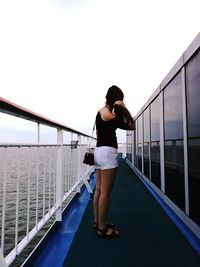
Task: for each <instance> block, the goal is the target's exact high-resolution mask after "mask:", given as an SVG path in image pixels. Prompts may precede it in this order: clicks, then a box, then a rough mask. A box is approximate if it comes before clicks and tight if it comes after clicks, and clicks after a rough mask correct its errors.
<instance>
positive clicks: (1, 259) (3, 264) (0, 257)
mask: <svg viewBox="0 0 200 267" xmlns="http://www.w3.org/2000/svg"><path fill="white" fill-rule="evenodd" d="M0 266H1V267H7V264H6V262H5V259H4V256H3V253H2V251H1V249H0Z"/></svg>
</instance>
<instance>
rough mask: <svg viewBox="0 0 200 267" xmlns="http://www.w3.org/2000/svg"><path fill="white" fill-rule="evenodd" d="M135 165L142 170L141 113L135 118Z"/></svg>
mask: <svg viewBox="0 0 200 267" xmlns="http://www.w3.org/2000/svg"><path fill="white" fill-rule="evenodd" d="M137 126H138V127H137V167H138V169H139V170H140V171H141V172H142V115H141V116H140V117H139V118H138V119H137Z"/></svg>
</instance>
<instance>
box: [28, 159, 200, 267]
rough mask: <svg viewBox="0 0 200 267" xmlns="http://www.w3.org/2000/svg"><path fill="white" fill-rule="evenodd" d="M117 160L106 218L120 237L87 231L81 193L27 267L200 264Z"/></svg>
mask: <svg viewBox="0 0 200 267" xmlns="http://www.w3.org/2000/svg"><path fill="white" fill-rule="evenodd" d="M119 162H120V166H119V170H118V174H117V179H116V182H115V185H114V188H113V192H112V196H111V203H110V218H109V219H110V220H111V221H112V222H114V223H115V225H116V226H117V227H118V228H119V230H120V237H118V238H117V239H111V238H109V239H108V238H98V237H97V236H96V233H95V232H94V230H93V229H92V223H93V216H92V201H91V198H90V196H89V194H88V193H87V192H85V193H84V195H83V196H82V197H81V199H80V198H79V199H78V202H77V203H78V204H77V203H76V206H73V205H72V206H71V208H70V209H72V210H71V212H66V215H65V218H64V220H63V222H62V224H61V225H59V226H57V229H56V231H54V233H53V234H52V235H51V237H50V238H49V239H48V241H46V244H45V246H43V248H42V249H41V248H40V249H39V252H38V253H37V257H32V264H31V265H30V260H29V261H28V262H27V264H28V265H27V266H34V267H36V266H40V267H41V266H42V267H45V266H48V267H51V266H52V267H58V266H64V267H86V266H87V267H102V266H104V267H113V266H115V267H118V266H120V267H121V266H126V267H133V266H135V267H146V266H148V267H149V266H152V267H156V266H159V267H164V266H166V267H169V266H170V267H173V266H174V267H175V266H176V267H179V266H180V267H184V266H185V267H188V266H192V267H195V266H200V256H199V255H198V253H197V251H195V249H194V248H193V247H192V246H191V244H189V242H188V240H187V238H186V237H185V236H184V235H183V234H182V233H181V232H180V230H179V229H178V228H177V226H176V225H175V224H174V223H173V222H172V220H171V219H170V218H169V216H168V215H167V214H166V212H165V211H164V210H163V209H162V208H161V206H160V205H159V203H158V202H157V201H155V198H154V197H153V195H152V194H151V193H150V192H149V191H148V190H147V188H146V187H145V186H144V184H143V183H142V182H141V180H140V179H139V178H138V176H137V175H136V174H135V173H134V172H133V170H132V169H131V168H130V167H129V166H128V164H127V163H126V162H125V160H123V159H120V160H119ZM69 213H70V214H69ZM79 223H80V224H79ZM72 229H73V230H72ZM198 244H199V243H198V240H196V245H198ZM30 259H31V258H30ZM33 262H34V263H33Z"/></svg>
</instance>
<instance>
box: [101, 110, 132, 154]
mask: <svg viewBox="0 0 200 267" xmlns="http://www.w3.org/2000/svg"><path fill="white" fill-rule="evenodd" d="M117 128H119V129H123V130H128V124H127V123H126V122H125V121H124V119H123V117H122V116H119V115H118V116H116V117H114V118H113V119H111V120H109V121H104V120H102V119H101V114H100V112H98V113H97V115H96V129H97V132H98V136H97V147H100V146H110V147H114V148H116V149H117V148H118V145H117V136H116V129H117Z"/></svg>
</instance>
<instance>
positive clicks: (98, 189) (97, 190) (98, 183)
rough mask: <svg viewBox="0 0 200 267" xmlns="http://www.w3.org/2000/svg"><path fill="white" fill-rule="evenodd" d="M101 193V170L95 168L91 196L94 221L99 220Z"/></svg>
mask: <svg viewBox="0 0 200 267" xmlns="http://www.w3.org/2000/svg"><path fill="white" fill-rule="evenodd" d="M100 194H101V170H98V169H96V188H95V192H94V196H93V211H94V222H96V223H98V222H99V211H98V210H99V197H100Z"/></svg>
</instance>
